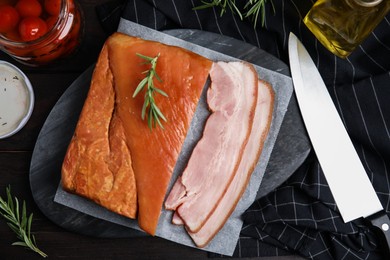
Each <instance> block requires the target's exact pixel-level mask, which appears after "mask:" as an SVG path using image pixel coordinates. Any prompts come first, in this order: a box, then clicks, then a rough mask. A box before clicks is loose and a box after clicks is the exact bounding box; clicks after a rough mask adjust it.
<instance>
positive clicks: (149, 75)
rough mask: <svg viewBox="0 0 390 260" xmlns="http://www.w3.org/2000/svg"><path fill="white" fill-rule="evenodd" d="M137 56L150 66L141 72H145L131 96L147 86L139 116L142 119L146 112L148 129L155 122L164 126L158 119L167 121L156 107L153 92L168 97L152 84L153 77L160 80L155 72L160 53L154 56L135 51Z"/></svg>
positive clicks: (153, 125)
mask: <svg viewBox="0 0 390 260" xmlns="http://www.w3.org/2000/svg"><path fill="white" fill-rule="evenodd" d="M137 56H138V57H141V58H142V59H144V60H145V62H143V63H142V64H150V65H151V66H150V69H149V70H147V71H144V72H143V74H146V77H145V78H144V79H143V80H141V82H140V83H139V84H138V86H137V88H136V89H135V91H134V93H133V98H134V97H136V96H137V95H138V93H139V92H141V91H142V90H143V89H145V86H146V87H147V88H146V91H145V101H144V104H143V106H142V113H141V118H142V120H144V119H145V116H146V113H147V114H148V126H149V128H150V129H152V127H155V126H156V125H157V124H158V125H159V126H160V127H161V128H164V127H163V125H162V123H161V120H160V119H162V120H164V121H165V122H167V119H166V118H165V116H164V114H163V113H162V112H161V110H160V109H159V108H158V106H157V105H156V101H155V100H154V94H155V92H157V93H159V94H161V95H163V96H165V97H168V95H167V93H165V92H164V91H162V90H161V89H158V88H156V87H155V85H154V78H156V79H157V80H158V81H160V82H162V80H161V78H160V77H159V76H158V74H157V72H156V66H157V60H158V58H159V57H160V53H159V54H157V56H156V57H154V58H152V57H148V56H145V55H142V54H139V53H137ZM148 108H149V111H148V112H147V111H146V110H147V109H148Z"/></svg>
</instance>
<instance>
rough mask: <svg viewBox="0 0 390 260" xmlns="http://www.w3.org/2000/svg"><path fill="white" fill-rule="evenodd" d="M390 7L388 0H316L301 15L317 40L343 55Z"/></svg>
mask: <svg viewBox="0 0 390 260" xmlns="http://www.w3.org/2000/svg"><path fill="white" fill-rule="evenodd" d="M389 11H390V0H317V2H316V3H315V4H314V5H313V7H312V8H311V10H310V11H309V12H308V13H307V15H306V17H305V18H304V19H303V21H304V23H305V24H306V26H307V27H308V28H309V29H310V31H311V32H312V33H313V34H314V35H315V36H316V37H317V38H318V40H319V41H320V42H321V43H322V44H323V45H324V46H325V47H326V48H327V49H328V50H330V51H331V52H332V53H334V54H335V55H337V56H339V57H341V58H346V57H347V56H348V55H349V54H351V52H352V51H353V50H354V49H355V48H356V47H357V46H359V45H360V44H361V42H362V41H363V40H364V39H365V38H366V37H367V36H368V35H369V34H370V33H371V32H372V31H373V30H374V28H375V27H376V26H377V25H378V24H379V23H380V22H381V20H382V19H383V18H384V17H385V15H386V14H387V13H388V12H389Z"/></svg>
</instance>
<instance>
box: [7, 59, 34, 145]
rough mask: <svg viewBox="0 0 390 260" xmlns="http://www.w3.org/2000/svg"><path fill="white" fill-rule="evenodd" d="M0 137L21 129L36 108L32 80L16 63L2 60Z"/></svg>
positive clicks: (8, 135) (10, 134)
mask: <svg viewBox="0 0 390 260" xmlns="http://www.w3.org/2000/svg"><path fill="white" fill-rule="evenodd" d="M0 82H1V87H0V139H4V138H7V137H10V136H12V135H14V134H16V133H17V132H19V130H21V129H22V128H23V127H24V126H25V125H26V123H27V121H28V120H29V119H30V117H31V114H32V111H33V108H34V91H33V88H32V85H31V83H30V80H29V79H28V78H27V76H26V75H25V74H24V73H23V72H22V71H21V70H20V69H19V68H18V67H16V66H15V65H13V64H11V63H9V62H6V61H2V60H0Z"/></svg>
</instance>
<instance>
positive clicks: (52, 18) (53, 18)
mask: <svg viewBox="0 0 390 260" xmlns="http://www.w3.org/2000/svg"><path fill="white" fill-rule="evenodd" d="M57 20H58V16H49V18H47V19H46V25H47V30H48V31H49V30H50V29H51V28H53V27H54V25H55V24H56V22H57Z"/></svg>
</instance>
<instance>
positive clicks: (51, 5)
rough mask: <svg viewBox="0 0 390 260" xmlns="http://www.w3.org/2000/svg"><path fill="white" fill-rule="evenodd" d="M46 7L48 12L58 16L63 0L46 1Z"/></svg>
mask: <svg viewBox="0 0 390 260" xmlns="http://www.w3.org/2000/svg"><path fill="white" fill-rule="evenodd" d="M44 6H45V10H46V12H48V13H49V14H51V15H55V16H58V15H59V14H60V10H61V0H45V4H44Z"/></svg>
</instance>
